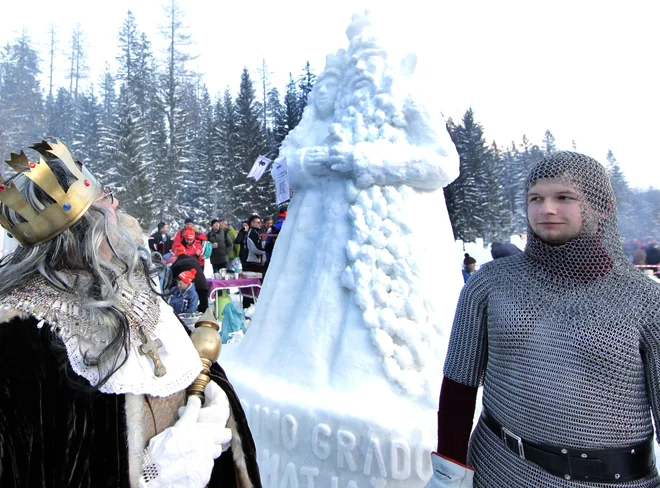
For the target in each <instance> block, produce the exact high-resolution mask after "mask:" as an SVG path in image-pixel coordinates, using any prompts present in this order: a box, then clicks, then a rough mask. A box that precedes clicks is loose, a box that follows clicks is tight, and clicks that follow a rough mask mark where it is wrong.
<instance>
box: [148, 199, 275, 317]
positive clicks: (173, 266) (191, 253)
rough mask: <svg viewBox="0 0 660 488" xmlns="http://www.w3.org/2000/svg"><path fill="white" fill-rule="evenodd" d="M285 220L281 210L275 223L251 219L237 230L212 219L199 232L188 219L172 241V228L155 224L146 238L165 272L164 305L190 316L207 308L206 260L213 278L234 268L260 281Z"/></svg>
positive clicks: (226, 221) (161, 283) (163, 285)
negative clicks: (166, 297) (257, 275)
mask: <svg viewBox="0 0 660 488" xmlns="http://www.w3.org/2000/svg"><path fill="white" fill-rule="evenodd" d="M285 219H286V207H282V209H281V210H280V211H279V212H278V214H277V216H276V217H275V219H273V218H271V217H266V218H264V219H263V220H262V218H261V217H260V216H259V215H256V214H254V215H251V216H250V217H249V218H248V219H247V220H244V221H242V222H241V225H240V228H239V230H236V229H235V228H234V227H233V226H232V225H230V224H229V222H228V220H227V219H224V218H223V219H213V220H211V222H210V226H209V228H208V230H206V232H204V230H203V228H202V227H200V226H199V225H197V224H196V223H195V221H194V220H193V219H192V218H186V219H185V221H184V223H183V226H182V227H181V228H180V229H179V230H178V231H177V232H176V233H174V236H172V235H171V226H170V225H169V224H168V223H167V222H160V223H159V224H158V226H157V229H156V231H155V232H154V233H153V234H151V236H150V237H149V241H148V247H149V250H150V251H151V252H152V253H157V259H162V261H163V263H164V264H165V265H166V266H167V267H168V268H169V270H170V272H169V273H163V274H162V276H161V278H160V285H161V288H162V289H163V290H169V294H170V297H169V302H170V304H171V305H172V306H173V307H175V311H176V312H177V313H193V312H197V311H199V312H204V311H205V310H206V309H207V308H208V303H209V302H208V292H209V289H208V284H207V281H206V277H205V275H204V266H205V263H206V260H207V259H208V260H209V262H210V264H211V267H212V268H213V273H214V275H215V274H216V273H219V272H220V270H222V269H227V270H230V271H235V268H237V267H238V268H239V269H240V270H242V271H250V272H256V273H261V274H262V276H263V275H265V273H266V271H267V269H268V264H269V263H270V259H271V257H272V254H273V249H274V246H275V242H276V239H277V235H278V234H279V232H280V230H281V228H282V224H283V223H284V220H285ZM235 260H238V262H240V265H238V263H235V262H234V261H235ZM249 303H250V300H249V299H246V300H245V301H244V305H245V306H247V305H249Z"/></svg>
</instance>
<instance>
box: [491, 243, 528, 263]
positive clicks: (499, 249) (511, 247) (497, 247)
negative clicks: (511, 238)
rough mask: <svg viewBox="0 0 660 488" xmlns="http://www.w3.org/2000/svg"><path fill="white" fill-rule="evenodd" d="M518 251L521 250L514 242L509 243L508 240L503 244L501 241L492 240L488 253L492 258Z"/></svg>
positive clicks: (512, 254) (510, 254)
mask: <svg viewBox="0 0 660 488" xmlns="http://www.w3.org/2000/svg"><path fill="white" fill-rule="evenodd" d="M520 253H522V251H521V250H520V249H518V247H517V246H516V245H515V244H511V243H510V242H507V243H504V244H503V243H501V242H493V243H492V244H491V246H490V255H491V256H493V259H499V258H505V257H507V256H515V255H516V254H520Z"/></svg>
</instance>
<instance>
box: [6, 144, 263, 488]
mask: <svg viewBox="0 0 660 488" xmlns="http://www.w3.org/2000/svg"><path fill="white" fill-rule="evenodd" d="M33 149H34V150H36V151H37V153H38V154H39V159H38V161H37V162H32V161H30V160H28V158H27V156H26V155H25V154H24V153H23V152H21V154H20V155H16V154H12V156H11V160H10V161H8V163H9V165H10V166H11V167H12V168H13V169H14V170H15V171H16V172H17V174H16V175H15V176H14V177H12V178H10V179H9V180H8V181H6V182H4V183H3V184H1V185H0V224H1V225H2V226H3V227H4V228H5V229H6V230H7V231H8V232H9V233H10V234H11V235H12V236H13V238H15V239H16V240H17V241H18V242H19V243H20V246H19V247H18V248H17V249H16V251H14V252H13V253H12V254H9V255H7V256H5V257H4V258H3V259H2V260H1V261H0V486H2V487H5V486H7V487H30V488H33V487H57V488H60V487H95V488H96V487H129V486H130V487H138V486H140V487H143V486H149V487H150V488H157V487H164V486H168V487H205V486H209V487H212V486H221V485H222V486H240V487H252V486H260V481H259V474H258V468H257V465H256V461H255V453H254V443H253V441H252V437H251V434H250V431H249V429H248V426H247V423H246V420H245V415H244V413H243V410H242V408H241V406H240V402H239V401H238V398H237V397H236V394H235V393H234V390H233V388H232V386H231V385H230V384H229V382H228V381H227V379H226V376H225V374H224V372H223V371H222V369H220V368H219V367H218V366H217V365H214V366H213V367H212V368H211V373H210V377H211V382H210V383H209V384H208V386H206V389H205V390H204V389H203V388H202V390H201V392H202V393H203V394H202V393H200V395H199V397H198V396H191V397H190V398H188V399H186V388H187V387H189V385H191V383H192V382H193V381H194V380H195V379H196V378H197V377H198V375H199V374H200V372H201V371H202V361H201V359H200V355H199V354H198V352H197V350H196V349H195V347H194V346H193V344H192V342H191V341H190V340H189V339H188V337H187V332H186V329H185V328H184V326H183V325H182V324H181V323H180V322H179V321H178V320H177V318H176V316H175V315H174V314H173V312H172V310H171V309H170V308H169V307H168V306H167V304H165V302H164V301H163V300H162V299H161V298H160V297H159V296H158V295H157V294H156V293H155V292H154V291H152V288H151V283H152V281H151V277H150V276H149V264H148V262H147V259H146V256H148V253H146V254H145V255H141V254H140V250H139V249H138V247H137V245H136V243H135V242H134V241H133V240H132V239H131V237H130V235H129V234H128V233H127V232H126V231H125V230H124V229H122V228H121V226H119V225H118V224H117V214H116V213H115V209H116V207H117V204H118V202H117V200H116V199H115V198H114V196H113V194H112V192H110V191H109V190H108V189H107V188H104V187H102V186H101V184H100V183H99V182H98V181H97V180H96V178H95V177H94V176H93V175H92V173H91V172H90V171H89V169H88V168H86V167H85V166H84V165H82V164H81V163H80V162H79V161H77V160H75V159H74V158H73V156H72V155H71V153H70V152H69V150H68V149H67V147H66V146H65V145H64V144H63V143H61V142H60V141H58V140H56V139H48V140H45V141H42V142H41V143H38V144H36V145H35V146H33ZM152 271H153V272H155V273H157V272H158V270H157V269H156V270H152ZM201 396H204V400H203V401H202V400H201V398H200V397H201ZM202 404H203V406H202Z"/></svg>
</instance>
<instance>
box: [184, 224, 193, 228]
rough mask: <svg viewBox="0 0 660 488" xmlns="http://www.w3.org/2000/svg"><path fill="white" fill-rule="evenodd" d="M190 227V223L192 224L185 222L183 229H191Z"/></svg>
mask: <svg viewBox="0 0 660 488" xmlns="http://www.w3.org/2000/svg"><path fill="white" fill-rule="evenodd" d="M192 226H193V223H192V222H186V223H185V225H184V228H186V229H191V228H192Z"/></svg>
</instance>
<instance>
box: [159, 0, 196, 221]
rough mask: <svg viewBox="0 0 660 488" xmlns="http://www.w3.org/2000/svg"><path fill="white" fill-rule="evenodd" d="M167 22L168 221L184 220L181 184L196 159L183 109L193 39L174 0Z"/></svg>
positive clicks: (164, 80) (164, 95)
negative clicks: (187, 31)
mask: <svg viewBox="0 0 660 488" xmlns="http://www.w3.org/2000/svg"><path fill="white" fill-rule="evenodd" d="M166 15H167V25H166V26H165V28H164V29H163V33H164V35H165V37H166V40H167V42H168V48H167V59H166V66H165V73H164V74H163V77H162V81H161V84H160V85H161V93H162V98H163V102H164V106H165V114H166V120H167V139H166V143H167V149H166V154H165V173H166V174H167V175H168V176H169V178H168V179H167V181H164V182H162V183H164V188H161V191H162V192H163V193H164V195H165V196H166V202H165V205H164V207H163V209H162V213H163V215H164V216H165V217H166V220H172V219H180V220H183V218H184V217H186V215H185V209H181V208H179V202H180V201H181V198H182V196H183V192H184V191H185V188H184V187H182V185H181V184H180V182H181V180H182V179H184V178H186V177H187V175H186V169H185V168H186V166H188V164H189V163H190V161H191V160H192V158H191V155H190V147H191V146H190V144H191V140H190V132H189V130H188V127H187V120H186V115H185V113H183V110H182V106H181V104H182V100H183V97H184V91H185V86H184V80H185V79H186V77H187V76H189V73H188V72H187V71H186V63H187V62H188V61H190V60H191V59H192V56H191V55H190V54H188V53H187V52H185V51H184V48H185V47H187V46H189V45H190V44H191V43H192V41H191V39H190V36H189V35H188V34H187V33H186V28H185V26H184V25H183V12H182V11H181V9H180V8H179V6H178V4H177V2H176V1H174V0H170V3H169V5H168V6H167V9H166Z"/></svg>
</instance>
